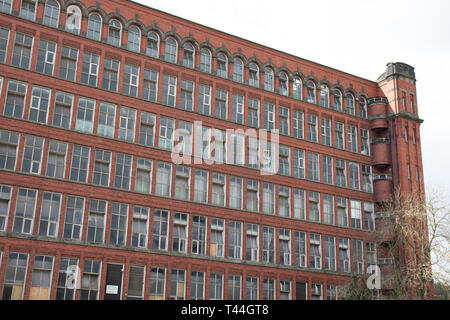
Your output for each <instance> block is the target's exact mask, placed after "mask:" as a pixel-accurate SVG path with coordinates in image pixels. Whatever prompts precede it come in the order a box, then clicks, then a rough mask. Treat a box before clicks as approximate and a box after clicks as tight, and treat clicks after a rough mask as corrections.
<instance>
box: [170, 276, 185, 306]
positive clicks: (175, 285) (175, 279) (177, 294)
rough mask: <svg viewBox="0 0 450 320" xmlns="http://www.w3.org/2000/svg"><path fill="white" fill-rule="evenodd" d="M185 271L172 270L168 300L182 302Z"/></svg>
mask: <svg viewBox="0 0 450 320" xmlns="http://www.w3.org/2000/svg"><path fill="white" fill-rule="evenodd" d="M185 286H186V271H185V270H179V269H172V274H171V277H170V296H169V300H184V298H185V291H186V288H185Z"/></svg>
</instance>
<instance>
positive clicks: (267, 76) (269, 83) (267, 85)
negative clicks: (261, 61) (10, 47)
mask: <svg viewBox="0 0 450 320" xmlns="http://www.w3.org/2000/svg"><path fill="white" fill-rule="evenodd" d="M273 78H274V75H273V70H272V69H270V68H265V69H264V90H268V91H273V80H274V79H273Z"/></svg>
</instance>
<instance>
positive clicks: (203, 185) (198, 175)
mask: <svg viewBox="0 0 450 320" xmlns="http://www.w3.org/2000/svg"><path fill="white" fill-rule="evenodd" d="M194 182H195V183H194V201H198V202H203V203H206V202H207V201H208V171H205V170H201V169H195V181H194Z"/></svg>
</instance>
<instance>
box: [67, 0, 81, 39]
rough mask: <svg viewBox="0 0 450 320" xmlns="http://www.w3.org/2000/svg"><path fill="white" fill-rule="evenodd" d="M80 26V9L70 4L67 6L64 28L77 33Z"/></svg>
mask: <svg viewBox="0 0 450 320" xmlns="http://www.w3.org/2000/svg"><path fill="white" fill-rule="evenodd" d="M80 27H81V9H80V8H79V7H78V6H75V5H71V6H69V7H68V8H67V20H66V30H67V31H69V32H72V33H75V34H79V33H80Z"/></svg>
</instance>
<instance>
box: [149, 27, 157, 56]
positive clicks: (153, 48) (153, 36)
mask: <svg viewBox="0 0 450 320" xmlns="http://www.w3.org/2000/svg"><path fill="white" fill-rule="evenodd" d="M147 55H149V56H150V57H154V58H158V57H159V36H158V34H157V33H156V32H154V31H150V32H149V33H148V37H147Z"/></svg>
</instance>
